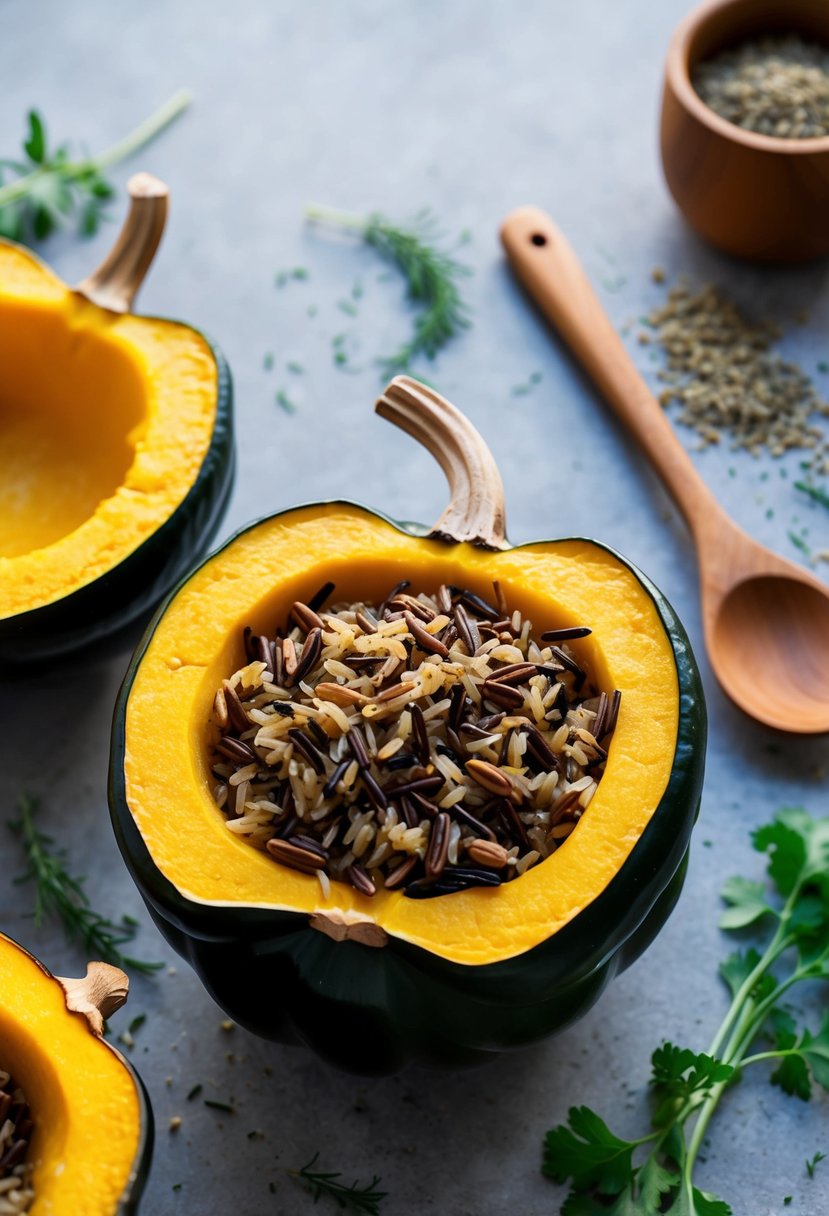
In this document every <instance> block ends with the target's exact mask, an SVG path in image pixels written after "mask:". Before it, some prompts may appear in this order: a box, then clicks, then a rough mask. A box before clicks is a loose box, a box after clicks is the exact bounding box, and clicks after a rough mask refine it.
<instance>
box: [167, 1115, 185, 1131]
mask: <svg viewBox="0 0 829 1216" xmlns="http://www.w3.org/2000/svg"><path fill="white" fill-rule="evenodd" d="M181 1124H182V1118H181V1115H173V1117H172V1119H171V1120H170V1122H169V1125H168V1126H169V1129H170V1131H171V1132H177V1131H178V1129H179V1128H180V1127H181Z"/></svg>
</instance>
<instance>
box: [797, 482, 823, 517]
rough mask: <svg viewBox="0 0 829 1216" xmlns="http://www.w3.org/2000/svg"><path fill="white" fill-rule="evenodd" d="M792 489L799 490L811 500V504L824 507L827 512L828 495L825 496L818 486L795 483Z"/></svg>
mask: <svg viewBox="0 0 829 1216" xmlns="http://www.w3.org/2000/svg"><path fill="white" fill-rule="evenodd" d="M794 488H795V489H796V490H800V492H801V493H802V494H806V495H807V496H808V497H809V498H811V500H812V502H816V503H819V504H820V506H822V507H826V508H827V510H829V494H827V493H826V491H825V490H823V489H821V487H820V486H813V485H810V484H809V483H808V482H805V481H796V482H795V483H794Z"/></svg>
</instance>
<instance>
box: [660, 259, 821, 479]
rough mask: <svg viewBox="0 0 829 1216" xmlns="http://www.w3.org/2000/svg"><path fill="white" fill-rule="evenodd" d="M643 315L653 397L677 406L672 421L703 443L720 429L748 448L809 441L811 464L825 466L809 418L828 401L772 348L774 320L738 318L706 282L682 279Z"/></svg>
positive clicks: (774, 450)
mask: <svg viewBox="0 0 829 1216" xmlns="http://www.w3.org/2000/svg"><path fill="white" fill-rule="evenodd" d="M648 321H649V323H650V326H651V327H652V329H653V330H654V331H655V338H656V340H657V341H658V342H659V344H660V346H661V349H662V353H663V355H664V358H665V363H666V366H665V368H664V369H663V370H662V371H661V372H660V373H659V379H660V380H661V381H662V382H663V383H664V384H665V385H666V387H665V389H664V391H663V392H662V393H661V394H660V397H659V400H660V402H661V404H662V405H663V406H665V407H666V408H667V407H670V406H672V405H677V406H678V407H679V412H678V413H677V415H676V417H677V421H678V422H680V423H682V424H683V425H684V426H689V427H692V428H693V429H694V430H695V431H696V432H697V434H698V435H699V436H700V438H701V439H702V441H703V443H704V444H710V443H719V442H720V440H721V439H722V436H723V434H728V435H729V436H730V437H731V440H732V446H733V447H734V448H747V449H748V450H749V451H750V452H752V453H753V454H755V455H758V454H759V453H760V452H761V451H762V450H763V449H765V450H767V451H769V452H770V453H771V454H772V455H773V456H781V455H782V454H783V453H784V452H785V451H786V450H787V449H789V448H810V449H813V450H814V456H813V458H812V460H811V461H810V464H811V467H812V468H814V469H815V470H816V471H820V470H821V469H822V468H823V467H825V466H826V462H827V451H826V441H825V438H824V429H823V428H821V427H820V426H818V425H816V423H817V420H819V419H820V418H827V417H829V404H827V402H825V401H823V400H822V399H821V398H820V397H819V396H818V394H817V392H816V390H815V387H814V385H813V384H812V381H811V380H810V379H809V377H808V376H807V375H806V373H805V372H804V371H802V369H801V368H799V367H798V366H797V365H796V364H794V363H790V362H787V361H786V360H784V359H783V358H782V357H781V356H780V355H779V354H777V353H776V352H775V351H774V349H773V345H774V342H775V341H776V340H777V338H779V336H780V331H779V329H778V328H777V327H776V326H774V325H773V324H772V323H771V322H769V321H765V320H761V321H755V322H751V321H748V320H746V318H745V317H744V316H743V315H742V314H741V313H740V311H739V309H738V308H737V306H736V305H735V304H734V302H733V301H732V300H730V299H728V298H727V297H726V296H725V295H724V294H723V293H722V292H721V291H720V290H719V289H718V288H717V287H714V286H713V285H711V284H709V285H708V286H705V287H703V288H701V289H699V290H693V289H692V288H691V286H690V285H689V284H688V283H687V282H680V283H679V284H678V285H677V286H675V287H673V288H672V289H671V291H670V292H669V294H668V299H667V302H666V303H665V305H664V306H663V307H662V308H658V309H656V310H655V311H654V312H652V313H651V314H650V316H649V318H648ZM641 336H642V337H645V336H646V335H641Z"/></svg>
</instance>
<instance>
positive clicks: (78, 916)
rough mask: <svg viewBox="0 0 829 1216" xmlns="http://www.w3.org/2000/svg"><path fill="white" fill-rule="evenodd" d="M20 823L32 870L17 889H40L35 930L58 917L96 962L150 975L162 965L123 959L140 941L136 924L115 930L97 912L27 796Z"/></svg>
mask: <svg viewBox="0 0 829 1216" xmlns="http://www.w3.org/2000/svg"><path fill="white" fill-rule="evenodd" d="M18 807H19V810H20V818H19V819H17V820H15V821H14V822H13V823H9V825H8V826H9V827H10V828H11V830H12V831H13V832H14V833H15V834H16V835H17V836H19V837H20V840H21V843H22V845H23V849H24V852H25V854H26V860H27V861H28V869H27V870H26V872H25V873H24V874H21V875H20V876H19V878H16V879H15V883H24V882H30V881H31V882H34V884H35V907H34V918H35V924H36V925H37V926H38V927H40V925H41V924H42V923H43V919H44V917H45V916H55V917H57V918H58V919H59V920H60V921H61V923H62V924H63V927H64V930H65V931H66V936H67V937H68V938H69V939H70V940H71V941H75V942H78V943H80V945H81V946H83V948H84V952H85V953H86V954H87V955H89V956H90V957H91V958H96V959H102V960H103V961H104V962H106V963H113V964H114V965H115V966H116V967H124V968H132V970H133V971H140V972H142V973H143V974H149V973H151V972H153V971H158V970H159V969H160V968H161V967H163V966H164V964H163V963H147V962H143V961H142V960H141V959H136V958H131V957H130V956H129V955H128V954H122V953H121V946H123V945H125V944H126V943H127V942H131V941H132V940H133V938H134V937H135V932H136V927H137V926H136V925H135V923H134V922H132V923H131V918H130V920H128V919H127V918H124V919H123V920H122V921H121V922H120V924H114V923H113V922H112V921H111V920H109V919H108V918H107V917H106V916H102V915H101V914H100V913H99V912H95V911H93V909H92V908H91V907H90V906H89V897H88V896H87V894H86V891H85V890H84V889H83V884H84V882H85V879H83V878H75V877H73V875H71V874H70V873H69V871H68V869H67V868H66V867H67V860H66V853H65V851H64V850H63V849H55V848H54V847H53V845H54V842H53V840H52V838H51V836H46V835H45V834H44V833H43V832H41V831H39V830H38V829H37V828H36V827H35V824H34V814H35V812H36V810H37V802H36V800H35V799H34V798H32V797H31V796H29V795H28V794H24V796H23V797H22V798H21V799H20V801H19V803H18Z"/></svg>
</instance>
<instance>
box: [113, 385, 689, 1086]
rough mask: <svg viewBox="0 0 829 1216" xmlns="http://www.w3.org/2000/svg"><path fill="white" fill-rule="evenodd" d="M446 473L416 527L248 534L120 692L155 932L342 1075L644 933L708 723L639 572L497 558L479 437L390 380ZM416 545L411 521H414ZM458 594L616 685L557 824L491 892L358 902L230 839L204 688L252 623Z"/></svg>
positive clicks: (504, 1003)
mask: <svg viewBox="0 0 829 1216" xmlns="http://www.w3.org/2000/svg"><path fill="white" fill-rule="evenodd" d="M378 410H380V412H381V413H383V414H384V416H386V417H388V418H390V419H391V420H392V421H394V422H396V423H397V425H399V426H402V427H403V428H404V429H406V430H407V431H409V432H410V433H411V434H412V435H414V436H415V437H416V438H418V439H419V440H420V441H421V442H423V443H424V444H425V445H426V446H427V447H429V448H430V450H432V451H433V453H434V454H435V455H436V457H437V458H438V459H439V460H440V461H441V464H442V465H443V467H444V470H445V471H446V473H447V475H448V478H449V481H450V485H451V488H452V491H453V494H452V502H451V503H450V505H449V507H448V508H447V510H446V511H445V512H444V513H443V515H442V516H441V518H440V520H439V521H438V524H437V525H436V527H435V528H434V529H433V530H432V532H431V534H430V535H428V536H426V535H414V534H413V533H412V531H411V525H407V526H405V527H404V526H402V525H399V524H395V523H394V522H392V521H391V520H389V519H387V518H385V517H384V516H382V515H379V514H377V513H376V512H373V511H370V510H368V509H366V508H365V507H361V506H358V505H356V504H353V503H348V502H329V503H314V504H311V505H309V506H304V507H298V508H296V509H294V510H289V511H285V512H282V513H281V514H278V515H273V516H270V517H269V518H267V519H264V520H261V521H259V522H258V523H254V524H251V525H250V526H249V527H247V528H245V529H243V530H242V531H241V532H239V533H238V534H237V535H236V536H234V537H233V538H231V539H230V540H229V541H228V542H227V543H226V544H225V545H224V546H223V547H222V548H221V549H219V550H218V551H217V552H216V553H214V554H213V555H212V556H211V557H209V558H208V559H207V560H206V561H205V562H204V563H203V564H202V565H201V566H200V567H199V568H198V569H197V570H196V571H194V572H193V573H192V574H190V575H188V576H187V578H186V579H185V580H184V581H183V582H182V583H181V584H180V585H179V587H178V588H177V589H176V590H175V591H174V592H173V593H172V595H171V596H170V597H169V598H168V599H167V601H166V602H165V603H164V605H163V606H162V607H161V609H160V610H159V612H158V614H157V615H156V617H155V619H154V621H153V622H152V624H151V625H150V627H149V628H148V630H147V633H146V635H145V637H144V639H143V641H142V642H141V645H140V646H139V648H138V650H137V652H136V654H135V656H134V658H133V661H132V664H131V666H130V668H129V671H128V673H127V676H126V679H125V681H124V684H123V687H122V689H121V693H120V696H119V699H118V703H117V707H116V711H115V721H114V731H113V742H112V753H111V767H110V808H111V813H112V817H113V822H114V827H115V832H116V835H117V838H118V841H119V844H120V847H121V850H122V853H123V855H124V857H125V859H126V862H127V865H128V866H129V868H130V870H131V872H132V874H133V876H134V878H135V880H136V882H137V884H138V886H139V888H140V889H141V891H142V893H143V895H144V898H145V900H146V902H147V904H148V907H149V909H150V912H151V914H152V915H153V917H154V919H155V920H156V923H157V924H158V925H159V927H160V929H161V931H162V932H163V933H164V935H165V936H166V937H167V939H168V940H169V941H170V942H171V943H172V945H173V946H174V947H175V948H176V949H177V950H179V952H180V953H182V954H183V955H184V956H185V957H187V958H188V959H189V960H190V962H191V963H192V964H193V966H194V967H195V968H196V969H197V971H198V972H199V973H200V974H201V976H202V978H203V979H204V982H205V984H206V986H207V988H208V989H209V991H210V992H211V993H212V994H213V996H214V997H215V999H216V1000H217V1001H218V1002H219V1004H220V1005H222V1006H223V1008H224V1009H226V1010H227V1012H228V1013H229V1014H230V1015H231V1016H232V1017H233V1018H234V1019H236V1020H237V1021H239V1022H240V1023H242V1024H243V1025H245V1026H247V1027H248V1028H249V1029H251V1030H253V1031H254V1032H256V1033H259V1034H261V1035H264V1036H266V1037H273V1038H277V1039H283V1040H287V1041H302V1042H304V1043H306V1044H309V1045H310V1046H312V1047H313V1048H315V1049H316V1050H317V1051H318V1052H320V1053H321V1054H322V1055H323V1056H325V1057H326V1058H327V1059H329V1060H331V1061H333V1062H335V1063H336V1064H338V1065H341V1066H343V1067H345V1068H348V1069H352V1070H355V1071H359V1072H382V1071H388V1070H391V1069H394V1068H395V1067H397V1066H398V1065H400V1064H401V1063H402V1062H403V1061H404V1060H405V1059H406V1058H407V1057H408V1056H411V1055H414V1056H418V1057H421V1058H425V1059H428V1060H431V1061H435V1062H443V1063H448V1064H458V1063H462V1062H466V1061H471V1060H475V1059H480V1058H482V1057H485V1056H486V1055H487V1053H490V1052H493V1051H498V1050H502V1049H504V1048H506V1047H513V1046H518V1045H521V1044H524V1043H528V1042H530V1041H533V1040H535V1039H538V1038H540V1037H542V1036H544V1035H546V1034H548V1033H550V1032H551V1031H553V1030H556V1029H558V1028H560V1027H562V1026H564V1025H565V1024H567V1023H568V1022H570V1021H572V1020H573V1019H574V1018H576V1017H578V1016H579V1015H580V1014H582V1013H583V1012H584V1011H585V1010H586V1009H587V1008H588V1007H589V1006H590V1005H591V1004H592V1003H593V1001H594V1000H595V999H596V997H597V996H598V995H599V993H600V992H601V990H602V988H603V987H604V985H605V984H606V983H607V981H608V980H609V979H610V978H611V977H612V976H613V975H614V974H615V973H616V972H617V971H618V970H620V969H621V968H622V967H624V966H626V965H627V964H628V963H630V962H631V961H632V960H633V959H634V958H635V957H637V955H638V954H639V953H640V952H641V951H642V950H643V949H644V947H645V946H646V945H647V944H648V943H649V941H650V940H651V939H652V937H653V936H654V934H655V933H656V932H657V931H658V929H659V928H660V927H661V925H662V923H663V922H664V920H665V919H666V917H667V915H668V913H669V912H670V910H671V908H672V907H673V904H674V902H675V901H676V898H677V896H678V893H679V889H680V886H681V883H682V878H683V875H684V865H685V858H686V852H687V847H688V841H689V836H690V832H691V828H692V825H693V823H694V819H695V816H696V812H697V808H698V803H699V797H700V791H701V785H702V775H703V763H704V749H705V735H706V718H705V707H704V702H703V696H702V690H701V686H700V681H699V675H698V672H697V668H696V665H695V662H694V658H693V655H692V653H691V649H690V646H689V643H688V639H687V637H686V635H685V633H684V631H683V629H682V626H681V625H680V623H679V621H678V620H677V618H676V616H675V614H674V612H673V611H672V609H671V607H670V605H669V604H668V603H667V601H666V600H665V598H664V597H663V596H662V595H661V594H660V592H659V591H658V590H657V589H656V588H655V587H654V586H653V584H652V583H650V582H649V581H648V580H647V579H646V578H645V577H644V575H642V574H641V573H640V572H639V571H637V570H636V569H634V568H633V567H632V566H631V565H630V564H629V563H628V562H626V561H625V560H624V558H622V557H620V556H619V555H618V554H617V553H614V552H613V551H612V550H610V549H608V548H606V547H605V546H603V545H601V544H598V543H597V542H595V541H592V540H582V539H564V540H557V541H540V542H537V543H532V544H526V545H520V546H517V547H514V548H511V547H509V546H508V545H507V543H506V540H505V538H504V509H503V491H502V488H501V482H500V477H499V475H498V472H497V469H496V468H495V465H494V462H493V461H492V457H491V456H490V454H489V452H488V451H487V449H486V447H485V445H484V444H483V441H482V440H481V438H480V436H479V435H478V434H477V432H475V431H474V429H473V428H472V427H471V425H470V424H469V423H468V422H467V421H466V420H465V419H464V418H463V416H462V415H461V414H460V413H459V412H458V411H457V410H455V409H454V407H452V406H451V405H449V403H448V402H446V401H444V400H443V399H442V398H440V397H439V396H438V395H437V394H435V393H433V392H432V391H431V390H429V389H426V388H425V387H424V386H422V385H419V384H417V382H415V381H411V380H408V379H407V378H403V377H399V378H397V379H396V380H395V381H394V382H393V383H392V384H391V385H390V386H389V389H387V391H386V394H385V396H384V397H383V398H382V399H381V401H380V402H379V403H378ZM424 531H425V530H424ZM401 578H407V579H410V580H411V581H412V584H413V588H414V589H418V588H422V589H429V588H435V587H437V585H438V584H439V583H441V582H446V583H455V584H460V585H462V586H465V587H469V588H471V589H472V590H473V591H476V592H478V593H479V594H481V595H487V594H491V583H492V580H493V578H497V579H498V580H499V581H500V583H501V586H502V587H503V588H504V590H505V594H506V598H507V600H508V601H509V603H510V604H511V605H514V606H516V607H517V608H519V609H520V610H521V611H522V613H524V614H525V615H526V616H529V617H530V618H531V619H532V620H533V622H534V623H535V625H536V627H538V628H541V629H548V628H551V627H563V626H572V625H584V624H589V625H590V626H591V627H592V630H593V632H592V635H591V636H590V637H588V638H584V639H583V640H582V641H580V642H578V643H574V644H573V645H574V649H575V650H576V653H577V656H578V657H579V661H580V662H582V663H584V664H586V665H587V666H588V667H589V670H590V673H591V677H592V679H593V680H594V682H595V683H596V684H597V685H598V687H599V688H600V689H603V690H605V691H608V692H609V691H611V690H612V689H614V688H615V689H620V690H621V692H622V699H621V709H620V713H619V718H618V722H617V725H616V729H615V732H614V734H613V737H612V742H611V744H610V749H609V759H608V761H607V767H606V771H605V773H604V776H603V778H602V780H601V782H600V783H599V787H598V790H597V792H596V794H595V796H594V798H593V799H592V801H591V802H590V805H589V807H588V808H587V810H586V811H585V812H584V814H583V816H582V818H581V819H580V821H579V824H578V826H577V827H576V829H575V831H573V832H572V834H571V835H570V836H569V837H568V838H567V840H566V841H565V842H564V844H563V845H562V846H561V847H560V848H558V849H557V850H556V851H555V852H554V853H553V854H552V855H551V856H550V857H549V858H547V859H546V860H545V861H543V862H541V863H540V864H538V865H537V866H535V868H533V869H530V870H528V871H527V872H526V873H524V874H523V875H522V876H521V877H520V878H517V879H514V880H513V881H510V882H507V883H504V884H503V885H501V886H499V887H497V888H495V889H481V888H475V889H471V890H466V891H461V892H459V893H455V894H451V895H445V896H441V897H437V898H431V899H428V900H413V899H408V898H406V897H405V896H404V895H403V894H402V893H401V892H400V891H387V890H381V891H379V892H378V893H377V894H376V895H375V896H374V897H373V898H372V897H367V896H365V895H362V894H360V893H359V892H358V891H356V890H354V889H352V888H351V887H349V886H347V885H345V884H342V883H336V882H335V883H332V884H331V895H330V898H329V899H324V898H323V897H322V894H321V890H320V886H319V884H318V883H317V880H316V879H315V878H314V877H310V876H308V875H306V874H302V873H299V872H297V871H294V870H289V869H285V868H283V867H281V866H279V865H276V864H275V863H274V862H273V860H272V859H271V858H269V857H268V856H267V855H265V854H263V853H260V852H258V851H257V850H255V849H253V848H251V847H250V845H249V844H247V843H245V842H244V841H242V840H240V839H239V838H237V837H235V836H232V834H231V833H230V832H228V831H227V830H226V828H225V826H224V819H223V816H222V815H221V814H220V812H219V811H218V810H217V808H216V805H215V803H214V801H213V798H212V794H211V788H212V782H211V776H210V765H211V761H210V750H209V749H210V743H211V741H212V735H211V727H210V726H209V720H210V715H211V706H212V700H213V695H214V692H215V689H216V688H217V687H218V686H219V685H220V683H221V680H222V678H223V677H224V676H227V675H228V674H229V673H230V672H232V671H234V670H235V669H236V668H237V667H238V666H239V665H240V663H241V662H242V661H243V650H242V643H241V640H240V639H241V632H242V629H243V627H244V626H245V625H251V626H252V628H253V629H254V632H270V631H271V630H272V629H273V627H274V623H275V622H276V621H277V620H280V619H284V617H285V615H286V614H287V611H288V609H289V607H290V605H291V603H292V602H293V601H294V600H296V599H303V598H307V597H309V596H310V595H311V594H312V593H313V592H314V591H315V590H316V589H317V588H318V587H319V586H320V584H321V583H324V582H326V581H327V580H332V581H333V582H335V583H336V587H337V598H338V599H343V600H346V601H348V600H350V599H352V598H353V599H354V600H357V599H363V598H370V597H376V598H375V602H379V601H380V600H382V599H383V598H384V596H385V594H386V592H387V590H388V588H389V587H390V586H391V585H392V584H394V583H396V582H397V581H398V580H399V579H401Z"/></svg>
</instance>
